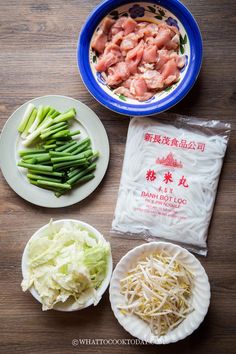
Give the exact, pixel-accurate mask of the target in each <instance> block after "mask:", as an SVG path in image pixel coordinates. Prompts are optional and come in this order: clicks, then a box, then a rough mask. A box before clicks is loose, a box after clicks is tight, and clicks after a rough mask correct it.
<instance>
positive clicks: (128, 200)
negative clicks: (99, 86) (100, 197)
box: [112, 114, 230, 255]
mask: <svg viewBox="0 0 236 354" xmlns="http://www.w3.org/2000/svg"><path fill="white" fill-rule="evenodd" d="M229 133H230V124H228V123H224V122H220V121H217V120H211V121H207V120H200V119H196V118H192V117H184V116H179V115H173V114H162V115H160V116H158V118H155V119H153V118H147V117H135V118H132V119H131V121H130V125H129V130H128V137H127V142H126V150H125V157H124V163H123V170H122V176H121V181H120V188H119V193H118V200H117V205H116V210H115V215H114V219H113V222H112V232H113V233H116V234H117V235H120V236H122V237H128V238H129V237H136V238H137V237H138V238H144V239H146V240H147V241H149V240H150V241H153V240H169V241H171V242H174V243H177V244H182V245H183V246H185V247H186V248H188V249H190V250H192V251H194V252H196V253H199V254H201V255H206V254H207V244H206V241H207V233H208V227H209V223H210V220H211V216H212V212H213V207H214V202H215V197H216V192H217V185H218V180H219V176H220V172H221V167H222V163H223V159H224V155H225V151H226V148H227V143H228V139H229Z"/></svg>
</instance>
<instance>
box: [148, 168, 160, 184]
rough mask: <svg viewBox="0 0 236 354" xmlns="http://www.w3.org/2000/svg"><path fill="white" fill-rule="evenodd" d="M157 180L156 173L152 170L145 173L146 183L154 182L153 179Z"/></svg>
mask: <svg viewBox="0 0 236 354" xmlns="http://www.w3.org/2000/svg"><path fill="white" fill-rule="evenodd" d="M156 178H157V176H156V172H155V171H154V170H148V171H147V173H146V180H147V181H151V182H153V181H155V179H156Z"/></svg>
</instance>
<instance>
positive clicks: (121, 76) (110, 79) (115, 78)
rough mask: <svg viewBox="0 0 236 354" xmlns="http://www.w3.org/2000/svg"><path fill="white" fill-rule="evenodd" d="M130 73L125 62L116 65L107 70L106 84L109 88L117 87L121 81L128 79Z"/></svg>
mask: <svg viewBox="0 0 236 354" xmlns="http://www.w3.org/2000/svg"><path fill="white" fill-rule="evenodd" d="M129 75H130V73H129V69H128V66H127V64H126V63H125V62H120V63H117V64H116V65H114V66H112V67H110V68H109V69H108V76H107V80H106V81H107V84H108V85H109V86H117V85H119V84H120V83H121V82H122V81H124V80H126V79H128V77H129Z"/></svg>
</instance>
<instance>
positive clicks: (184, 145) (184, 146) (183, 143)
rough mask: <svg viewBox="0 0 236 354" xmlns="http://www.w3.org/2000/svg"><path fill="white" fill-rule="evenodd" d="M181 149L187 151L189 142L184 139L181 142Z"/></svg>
mask: <svg viewBox="0 0 236 354" xmlns="http://www.w3.org/2000/svg"><path fill="white" fill-rule="evenodd" d="M179 147H181V148H184V149H187V148H188V145H187V141H186V140H184V139H182V140H181V142H180V143H179Z"/></svg>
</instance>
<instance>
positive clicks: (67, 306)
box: [21, 219, 112, 312]
mask: <svg viewBox="0 0 236 354" xmlns="http://www.w3.org/2000/svg"><path fill="white" fill-rule="evenodd" d="M66 221H70V222H74V223H77V224H78V225H80V226H82V227H84V228H86V229H87V230H88V231H91V232H92V233H94V234H95V236H96V237H97V239H100V240H102V241H105V239H104V237H103V235H102V234H101V233H100V232H99V231H98V230H96V229H95V228H94V227H93V226H91V225H89V224H87V223H85V222H83V221H79V220H74V219H62V220H56V221H53V225H54V227H55V228H60V226H61V225H62V224H63V223H64V222H66ZM48 226H49V224H47V225H44V226H42V227H41V228H40V229H38V230H37V231H36V232H35V233H34V234H33V236H32V237H31V238H30V239H29V241H28V242H27V244H26V246H25V249H24V252H23V255H22V260H21V269H22V275H23V278H26V277H27V273H28V247H29V242H30V241H31V240H33V239H37V238H39V237H42V236H43V235H44V234H45V233H46V232H47V229H48ZM111 274H112V255H111V253H110V255H109V258H108V269H107V274H106V277H105V279H104V280H103V282H102V284H101V285H100V287H99V288H98V289H97V298H98V301H100V299H101V297H102V295H103V294H104V292H105V291H106V289H107V287H108V285H109V282H110V279H111ZM29 291H30V293H31V294H32V295H33V297H34V298H35V299H36V300H38V301H39V302H40V303H42V302H41V299H40V296H39V294H38V293H37V291H36V290H35V288H34V287H33V286H32V287H31V288H30V289H29ZM80 300H81V301H83V302H84V304H83V305H78V304H77V303H76V302H75V301H73V299H72V298H69V299H68V300H67V301H66V302H64V303H62V302H60V303H58V304H56V305H55V306H54V307H53V310H57V311H65V312H71V311H77V310H82V309H84V308H86V307H88V306H91V305H92V304H93V298H91V296H90V294H89V293H87V292H84V293H83V294H82V295H81V297H80Z"/></svg>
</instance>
